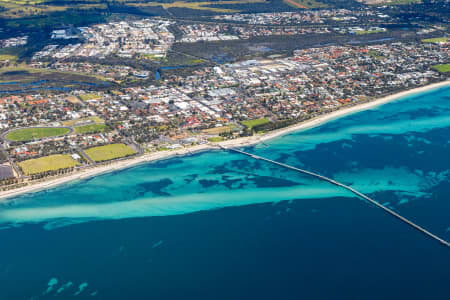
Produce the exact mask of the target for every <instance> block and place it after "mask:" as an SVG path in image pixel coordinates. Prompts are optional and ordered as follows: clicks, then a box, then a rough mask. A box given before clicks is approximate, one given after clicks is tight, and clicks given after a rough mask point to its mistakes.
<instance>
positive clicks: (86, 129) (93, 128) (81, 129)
mask: <svg viewBox="0 0 450 300" xmlns="http://www.w3.org/2000/svg"><path fill="white" fill-rule="evenodd" d="M107 129H108V126H107V125H105V124H89V125H84V126H78V127H75V133H99V132H103V131H105V130H107Z"/></svg>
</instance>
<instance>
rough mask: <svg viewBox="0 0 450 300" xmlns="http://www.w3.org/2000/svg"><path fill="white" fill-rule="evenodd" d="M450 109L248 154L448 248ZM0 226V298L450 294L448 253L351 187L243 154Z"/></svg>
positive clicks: (43, 198) (321, 130) (444, 100)
mask: <svg viewBox="0 0 450 300" xmlns="http://www.w3.org/2000/svg"><path fill="white" fill-rule="evenodd" d="M449 112H450V88H445V89H439V90H434V91H432V92H428V93H424V94H417V95H414V96H410V97H408V98H404V99H402V100H398V101H396V102H392V103H389V104H386V105H384V106H380V107H378V108H376V109H372V110H369V111H365V112H360V113H357V114H353V115H350V116H347V117H345V118H342V119H338V120H335V121H332V122H329V123H327V124H325V125H322V126H320V127H317V128H314V129H310V130H307V131H304V132H297V133H293V134H289V135H286V136H284V137H281V138H277V139H274V140H271V141H269V142H267V143H266V144H268V147H267V146H266V145H263V144H260V145H257V146H254V147H248V148H246V151H248V152H252V153H255V154H258V155H261V156H264V157H268V158H271V159H275V160H278V161H280V162H284V163H288V164H291V165H293V166H297V167H301V168H305V169H308V170H311V171H314V172H318V173H320V174H323V175H326V176H329V177H332V178H335V179H336V180H339V181H341V182H344V183H346V184H349V185H351V186H352V187H354V188H356V189H358V190H359V191H361V192H363V193H366V194H368V195H369V196H371V197H372V198H374V199H375V200H377V201H379V202H380V203H382V204H384V205H387V206H388V207H390V208H393V209H394V210H395V211H397V212H399V213H401V214H403V215H404V216H405V217H407V218H410V219H411V220H413V221H416V222H417V223H418V224H419V225H422V226H423V227H425V228H426V229H429V230H430V231H432V232H433V233H435V234H437V235H439V236H441V237H443V238H445V239H447V240H450V203H449V201H448V195H449V194H450V180H449V176H450V170H449V166H450V155H449V153H450V151H449V147H450V114H449ZM0 222H1V225H0V226H3V230H0V238H1V240H2V241H3V247H2V248H1V250H0V254H2V255H1V256H0V282H1V283H2V285H3V286H2V289H1V290H0V299H3V298H4V299H26V298H28V299H30V298H31V297H34V298H35V299H50V298H53V297H63V298H71V297H75V298H80V297H88V298H90V297H97V298H101V299H126V298H129V299H131V298H137V299H148V298H156V299H179V298H181V297H183V298H185V299H191V298H192V299H200V298H202V299H203V298H223V299H230V298H233V299H235V298H239V299H244V298H252V299H253V298H263V299H274V298H282V299H286V298H288V299H299V298H304V299H331V298H336V297H337V298H339V299H340V298H343V299H404V298H408V299H425V298H427V299H430V297H431V298H433V299H439V298H445V296H446V295H448V293H449V292H450V288H449V287H448V284H447V283H448V278H449V276H450V271H449V270H450V255H449V254H450V253H449V251H448V249H446V248H444V247H442V246H441V245H439V244H438V243H437V242H435V241H433V240H430V239H429V238H427V237H425V236H424V235H422V234H420V233H418V232H416V231H414V230H412V229H411V228H410V227H408V226H406V225H405V224H403V223H400V222H399V221H398V220H396V219H394V218H392V217H391V216H389V215H386V214H385V213H384V212H383V211H381V210H380V209H377V208H375V207H373V206H371V205H370V204H368V203H366V202H365V201H363V200H360V199H357V198H355V197H354V196H353V195H352V194H350V193H349V192H348V191H346V190H343V189H340V188H338V187H336V186H333V185H331V184H329V183H327V182H322V181H319V180H316V179H314V178H311V177H308V176H306V175H303V174H299V173H297V172H294V171H291V170H287V169H284V168H282V167H279V166H276V165H272V164H269V163H267V162H264V161H258V160H252V159H250V158H248V157H246V156H243V155H240V154H236V153H228V152H223V151H210V152H204V153H198V154H195V155H191V156H187V157H183V158H172V159H168V160H164V161H159V162H155V163H149V164H144V165H140V166H136V167H132V168H129V169H125V170H121V171H116V172H113V173H109V174H104V175H101V176H97V177H93V178H90V179H86V180H82V181H79V182H73V183H71V184H67V185H63V186H60V187H57V188H53V189H50V190H47V191H41V192H37V193H33V194H28V195H23V196H19V197H15V198H12V199H9V200H8V201H7V202H4V203H2V205H1V207H0ZM3 283H4V284H3ZM368 291H370V292H369V293H367V292H368ZM362 295H363V296H362ZM1 296H4V297H3V298H2V297H1Z"/></svg>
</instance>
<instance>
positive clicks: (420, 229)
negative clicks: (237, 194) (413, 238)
mask: <svg viewBox="0 0 450 300" xmlns="http://www.w3.org/2000/svg"><path fill="white" fill-rule="evenodd" d="M219 147H220V148H221V149H222V150H228V151H232V152H237V153H240V154H244V155H247V156H250V157H251V158H254V159H259V160H264V161H267V162H269V163H272V164H275V165H279V166H281V167H284V168H287V169H291V170H294V171H297V172H300V173H303V174H307V175H310V176H313V177H316V178H319V179H321V180H324V181H328V182H330V183H332V184H334V185H337V186H339V187H342V188H344V189H347V190H349V191H350V192H352V193H353V194H355V195H357V196H358V197H361V198H363V199H364V200H367V201H369V202H370V203H372V204H373V205H375V206H377V207H379V208H381V209H383V210H384V211H385V212H387V213H389V214H391V215H392V216H394V217H396V218H397V219H399V220H401V221H403V222H404V223H406V224H408V225H410V226H411V227H413V228H414V229H416V230H418V231H420V232H422V233H423V234H425V235H427V236H428V237H430V238H432V239H434V240H436V241H438V242H440V243H441V244H443V245H444V246H447V247H449V248H450V244H449V243H448V242H447V241H446V240H444V239H442V238H440V237H438V236H437V235H434V234H433V233H431V232H429V231H428V230H426V229H424V228H423V227H421V226H419V225H417V224H415V223H414V222H412V221H410V220H408V219H406V218H405V217H403V216H401V215H399V214H398V213H396V212H395V211H393V210H392V209H390V208H388V207H386V206H384V205H381V204H380V203H378V202H376V201H375V200H373V199H371V198H369V197H368V196H366V195H364V194H363V193H361V192H358V191H357V190H355V189H354V188H351V187H349V186H348V185H345V184H343V183H340V182H338V181H336V180H333V179H331V178H328V177H325V176H322V175H320V174H317V173H314V172H310V171H307V170H303V169H300V168H296V167H293V166H290V165H287V164H283V163H281V162H278V161H275V160H271V159H268V158H265V157H262V156H258V155H255V154H251V153H248V152H245V151H242V150H239V149H235V148H225V147H223V146H221V145H219Z"/></svg>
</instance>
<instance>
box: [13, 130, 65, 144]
mask: <svg viewBox="0 0 450 300" xmlns="http://www.w3.org/2000/svg"><path fill="white" fill-rule="evenodd" d="M69 132H70V130H69V129H68V128H61V127H43V128H23V129H17V130H14V131H11V132H10V133H8V134H7V135H6V136H5V137H6V139H8V140H10V141H15V142H24V141H32V140H35V139H42V138H46V137H52V136H59V135H63V134H66V133H69Z"/></svg>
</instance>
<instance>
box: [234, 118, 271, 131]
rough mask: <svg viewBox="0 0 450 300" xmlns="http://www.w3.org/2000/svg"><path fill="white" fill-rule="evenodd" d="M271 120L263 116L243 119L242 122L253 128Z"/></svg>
mask: <svg viewBox="0 0 450 300" xmlns="http://www.w3.org/2000/svg"><path fill="white" fill-rule="evenodd" d="M269 122H270V121H269V119H267V118H262V119H255V120H246V121H241V124H242V125H244V126H246V127H248V128H249V129H252V128H253V127H255V126H259V125H263V124H266V123H269Z"/></svg>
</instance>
